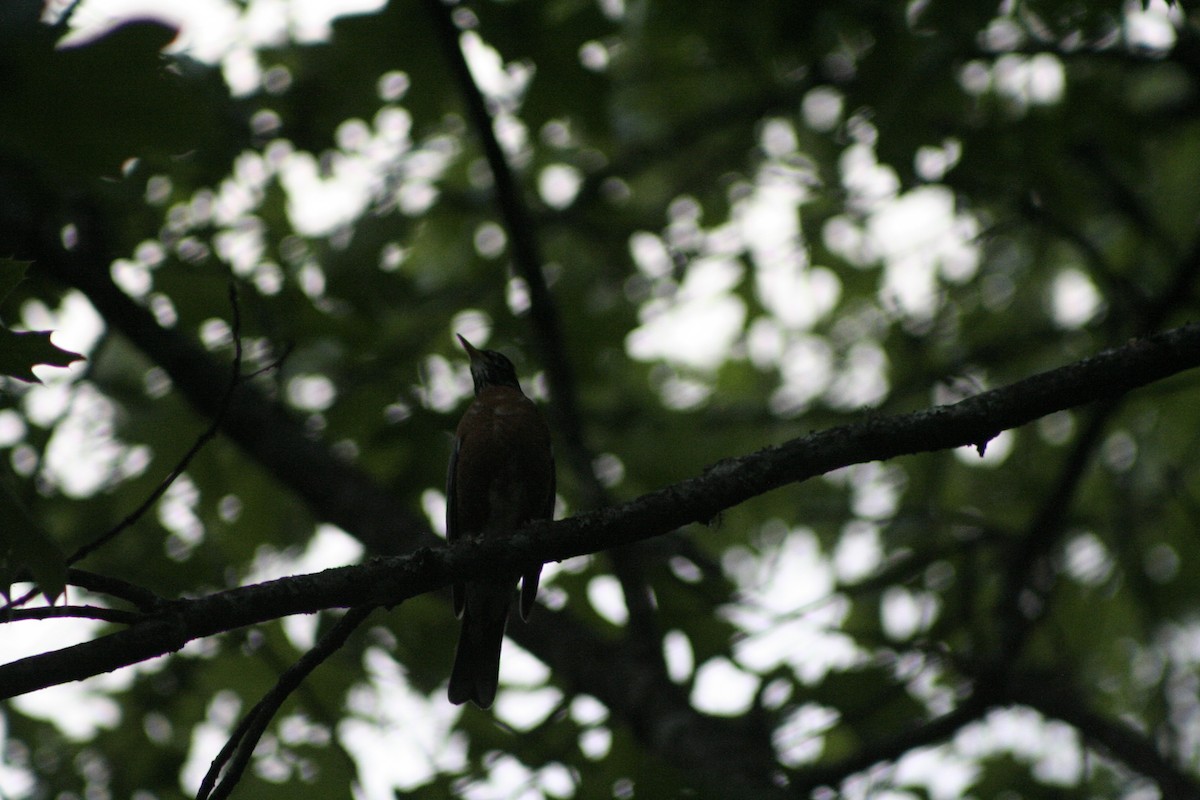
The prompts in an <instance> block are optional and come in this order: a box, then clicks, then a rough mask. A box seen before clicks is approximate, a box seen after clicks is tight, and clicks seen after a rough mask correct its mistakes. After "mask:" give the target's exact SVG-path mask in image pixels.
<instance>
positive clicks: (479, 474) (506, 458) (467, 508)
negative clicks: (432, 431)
mask: <svg viewBox="0 0 1200 800" xmlns="http://www.w3.org/2000/svg"><path fill="white" fill-rule="evenodd" d="M458 340H459V341H460V342H461V343H462V346H463V349H464V350H466V352H467V355H468V356H469V357H470V359H471V379H472V381H473V383H474V386H475V399H474V400H473V401H472V402H471V405H470V406H469V407H468V408H467V410H466V413H464V414H463V417H462V421H461V422H459V425H458V429H457V432H456V433H455V436H454V449H453V451H452V452H451V455H450V465H449V469H448V471H447V476H446V538H447V539H448V540H449V541H450V542H451V543H453V542H456V541H460V540H462V539H465V538H468V537H485V538H486V537H492V536H505V535H508V534H511V533H513V532H515V531H517V530H518V529H520V528H521V527H522V526H523V525H525V524H526V523H528V522H530V521H532V520H538V519H550V518H552V517H553V516H554V498H555V470H554V453H553V451H552V449H551V443H550V429H549V427H548V426H547V425H546V421H545V420H544V419H543V418H542V415H541V413H540V412H539V411H538V408H537V406H536V405H535V404H534V402H533V401H532V400H530V399H529V398H528V397H526V396H525V394H524V392H522V391H521V384H520V383H519V382H518V381H517V371H516V368H515V367H514V366H513V363H512V362H511V361H509V360H508V358H506V357H505V356H504V355H503V354H501V353H498V352H496V351H495V350H477V349H476V348H475V347H474V346H473V345H472V344H471V343H470V342H469V341H467V340H466V339H465V338H464V337H463V336H462V335H458ZM541 572H542V567H541V565H540V564H539V565H538V566H537V567H536V568H534V569H531V570H529V571H528V572H526V573H525V574H524V575H520V576H518V575H515V574H502V575H496V576H493V577H490V578H489V579H487V580H472V581H467V582H465V583H456V584H454V585H453V586H452V587H451V598H452V602H453V605H454V615H455V616H456V617H458V618H460V619H461V620H462V629H461V632H460V633H459V638H458V649H457V650H456V652H455V655H454V666H453V668H452V669H451V671H450V684H449V688H448V690H447V695H448V698H449V700H450V702H451V703H454V704H455V705H462V704H463V703H466V702H467V701H468V700H469V701H471V702H472V703H474V704H475V705H476V706H478V707H479V708H482V709H488V708H490V707H491V705H492V703H493V702H494V700H495V698H496V686H497V683H498V682H499V675H500V649H501V645H502V643H503V641H504V632H505V629H506V627H507V625H508V616H509V608H510V606H511V605H512V599H513V594H514V590H515V588H516V582H517V578H518V577H520V578H521V602H520V612H521V619H522V620H527V619H529V614H530V612H531V611H532V610H533V604H534V600H535V599H536V598H537V590H538V580H539V578H540V577H541Z"/></svg>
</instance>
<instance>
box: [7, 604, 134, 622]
mask: <svg viewBox="0 0 1200 800" xmlns="http://www.w3.org/2000/svg"><path fill="white" fill-rule="evenodd" d="M63 618H68V619H98V620H101V621H103V622H117V623H120V624H122V625H132V624H134V623H135V622H140V621H141V620H142V619H143V617H142V615H141V614H138V613H137V612H134V611H122V610H120V609H117V608H103V607H102V606H38V607H37V608H10V609H8V610H7V611H5V613H4V615H3V618H0V623H5V622H20V621H22V620H30V619H63Z"/></svg>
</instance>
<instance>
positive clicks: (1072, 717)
mask: <svg viewBox="0 0 1200 800" xmlns="http://www.w3.org/2000/svg"><path fill="white" fill-rule="evenodd" d="M1008 694H1009V696H1010V697H1011V698H1012V699H1013V700H1014V701H1015V702H1018V703H1021V704H1022V705H1027V706H1029V707H1030V708H1033V709H1035V710H1037V711H1039V712H1041V713H1042V714H1044V715H1046V716H1047V717H1052V718H1055V719H1060V720H1062V721H1063V722H1065V723H1067V724H1068V725H1070V726H1071V727H1073V728H1075V729H1076V730H1077V731H1079V733H1080V734H1081V735H1082V736H1083V738H1084V739H1085V740H1086V741H1087V742H1088V743H1090V744H1091V745H1093V746H1095V747H1098V748H1099V749H1101V750H1103V751H1105V752H1106V753H1108V754H1110V755H1112V756H1113V757H1114V758H1116V759H1118V760H1119V761H1121V762H1122V763H1124V764H1126V765H1128V766H1129V768H1130V769H1133V770H1135V771H1137V772H1139V773H1141V774H1142V775H1145V776H1146V777H1148V778H1150V779H1151V780H1153V781H1154V782H1155V783H1157V784H1158V788H1159V791H1160V792H1162V797H1163V800H1192V798H1196V797H1200V780H1198V779H1197V778H1196V776H1195V775H1192V774H1189V773H1187V772H1185V771H1184V770H1183V769H1181V768H1180V767H1179V766H1178V765H1177V764H1175V763H1174V762H1172V761H1171V759H1169V758H1168V757H1166V756H1164V755H1163V754H1162V753H1160V752H1159V751H1158V749H1157V748H1155V747H1154V745H1153V744H1152V743H1151V741H1150V740H1149V739H1148V738H1147V737H1146V735H1145V734H1144V733H1143V732H1141V731H1139V730H1137V729H1135V728H1134V727H1132V726H1130V725H1129V724H1127V723H1124V722H1120V721H1119V720H1115V719H1112V718H1110V717H1106V716H1104V715H1102V714H1099V713H1097V712H1096V711H1094V710H1092V709H1091V708H1089V707H1088V705H1087V703H1085V702H1084V700H1083V698H1081V697H1080V696H1079V694H1078V692H1077V691H1076V689H1075V687H1074V686H1071V685H1069V684H1067V683H1066V682H1065V681H1064V680H1063V679H1062V676H1061V675H1027V676H1020V677H1018V678H1015V679H1013V680H1011V681H1009V686H1008Z"/></svg>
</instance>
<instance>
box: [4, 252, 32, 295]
mask: <svg viewBox="0 0 1200 800" xmlns="http://www.w3.org/2000/svg"><path fill="white" fill-rule="evenodd" d="M32 263H33V262H32V261H17V260H16V259H12V258H0V303H2V302H4V298H6V297H8V295H9V293H10V292H12V290H13V289H15V288H16V287H17V284H18V283H20V282H21V281H23V280H25V272H26V271H27V270H28V269H29V265H30V264H32Z"/></svg>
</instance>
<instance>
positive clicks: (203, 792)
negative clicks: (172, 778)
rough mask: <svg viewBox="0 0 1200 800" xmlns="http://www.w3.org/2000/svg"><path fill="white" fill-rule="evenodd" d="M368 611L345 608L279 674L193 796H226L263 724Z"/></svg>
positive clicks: (206, 799)
mask: <svg viewBox="0 0 1200 800" xmlns="http://www.w3.org/2000/svg"><path fill="white" fill-rule="evenodd" d="M372 611H374V607H373V606H359V607H357V608H352V609H350V610H349V611H347V612H346V614H345V616H343V617H342V618H341V619H340V620H338V623H337V624H336V625H334V626H333V628H332V629H331V630H330V631H329V632H328V633H326V634H325V635H324V636H322V637H321V640H320V641H319V642H317V643H316V645H314V646H313V648H312V649H311V650H309V651H308V652H307V653H305V654H304V656H303V657H302V658H301V659H300V660H299V661H297V662H296V663H295V664H293V665H292V667H291V668H290V669H288V671H287V672H285V673H284V674H283V675H281V676H280V678H279V681H278V682H276V684H275V686H274V687H273V688H272V689H271V691H269V692H267V694H265V695H263V698H262V699H261V700H259V701H258V703H257V704H255V706H254V708H252V709H250V712H249V713H248V714H246V716H245V717H243V718H242V721H241V722H240V723H238V726H237V729H236V730H234V732H233V733H232V734H231V735H230V737H229V740H228V741H227V742H225V746H224V747H222V748H221V752H220V753H218V754H217V757H216V758H214V759H213V761H212V764H211V765H210V766H209V768H208V774H206V775H205V776H204V780H203V781H201V783H200V789H199V790H198V791H197V792H196V800H222V799H223V798H226V797H229V795H230V794H231V793H232V792H233V789H234V787H235V786H237V783H238V781H239V780H240V779H241V777H242V774H243V773H244V772H245V770H246V766H247V765H248V764H249V763H250V757H251V756H253V755H254V748H255V747H257V746H258V741H259V739H261V738H262V735H263V732H264V731H265V730H266V729H267V725H269V724H270V722H271V720H272V719H273V718H274V717H275V714H276V713H277V712H278V711H279V708H280V707H281V706H282V705H283V703H284V701H285V700H287V699H288V697H289V696H290V695H291V694H292V692H294V691H295V690H296V689H297V687H299V686H300V684H301V683H303V682H304V679H305V678H307V677H308V676H309V675H310V674H311V673H312V671H313V670H315V669H316V668H317V667H318V666H320V665H321V664H322V663H323V662H324V661H325V660H326V659H327V658H329V657H330V656H331V655H333V654H334V653H335V652H337V651H338V649H339V648H341V646H342V645H343V644H345V643H346V640H347V639H348V638H349V637H350V634H351V633H353V632H354V631H355V629H357V628H358V627H359V626H360V625H362V623H363V622H365V621H366V619H367V617H368V616H370V614H371V612H372ZM222 771H223V772H224V774H222ZM218 779H219V783H218Z"/></svg>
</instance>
